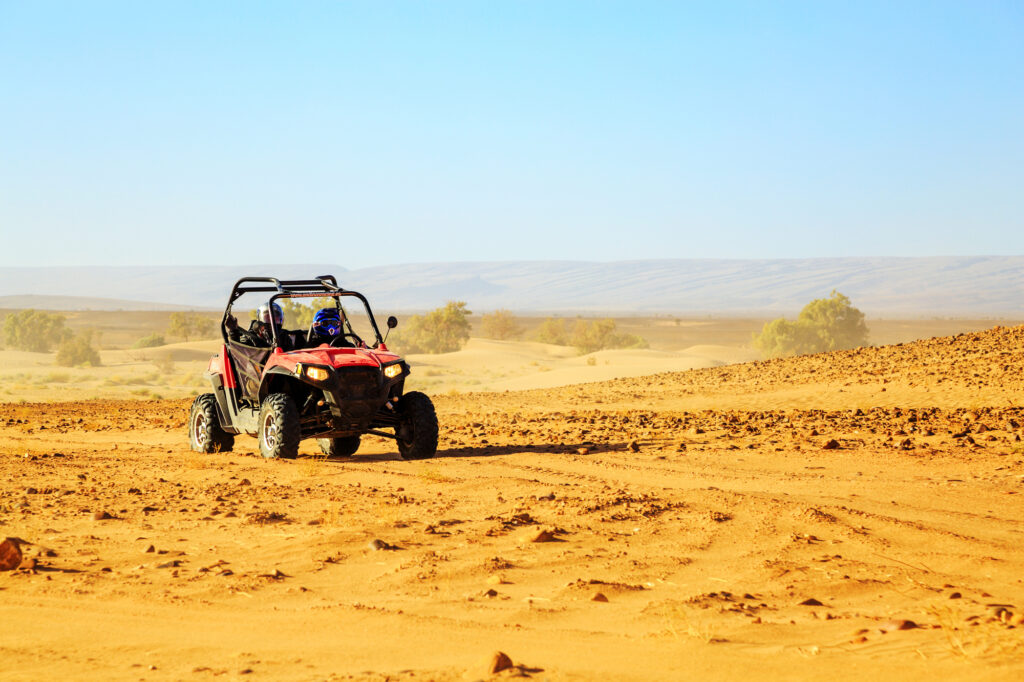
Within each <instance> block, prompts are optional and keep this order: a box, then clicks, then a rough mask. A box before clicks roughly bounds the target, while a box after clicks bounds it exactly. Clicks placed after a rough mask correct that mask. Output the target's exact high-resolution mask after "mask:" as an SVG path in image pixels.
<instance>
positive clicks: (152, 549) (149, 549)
mask: <svg viewBox="0 0 1024 682" xmlns="http://www.w3.org/2000/svg"><path fill="white" fill-rule="evenodd" d="M155 551H156V547H154V546H153V545H150V546H149V547H147V548H146V551H145V552H143V554H149V553H150V552H155Z"/></svg>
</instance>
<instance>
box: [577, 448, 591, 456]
mask: <svg viewBox="0 0 1024 682" xmlns="http://www.w3.org/2000/svg"><path fill="white" fill-rule="evenodd" d="M576 454H578V455H589V454H590V448H577V449H576Z"/></svg>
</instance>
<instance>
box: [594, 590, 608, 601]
mask: <svg viewBox="0 0 1024 682" xmlns="http://www.w3.org/2000/svg"><path fill="white" fill-rule="evenodd" d="M590 601H599V602H605V603H607V602H608V597H606V596H604V594H603V593H601V592H595V593H594V594H593V595H592V596H591V597H590Z"/></svg>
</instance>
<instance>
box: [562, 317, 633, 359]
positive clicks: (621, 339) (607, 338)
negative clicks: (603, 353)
mask: <svg viewBox="0 0 1024 682" xmlns="http://www.w3.org/2000/svg"><path fill="white" fill-rule="evenodd" d="M615 329H616V325H615V320H594V321H592V322H590V323H589V324H588V323H587V322H584V321H583V320H577V321H576V326H575V327H574V328H573V331H572V337H571V338H570V339H569V345H570V346H572V347H573V348H575V349H576V350H577V352H579V354H580V355H586V354H587V353H593V352H595V351H599V350H605V349H612V348H647V347H648V344H647V340H646V339H644V338H643V337H640V336H636V335H635V334H617V333H616V331H615Z"/></svg>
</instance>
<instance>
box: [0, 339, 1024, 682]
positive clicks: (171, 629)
mask: <svg viewBox="0 0 1024 682" xmlns="http://www.w3.org/2000/svg"><path fill="white" fill-rule="evenodd" d="M1022 368H1024V328H1019V327H1018V328H997V329H994V330H991V331H988V332H983V333H978V334H966V335H960V336H958V337H949V338H939V339H932V340H929V341H924V342H918V343H912V344H904V345H902V346H892V347H884V348H877V349H876V348H872V349H861V350H856V351H845V352H841V353H835V354H831V355H822V356H811V357H806V358H796V359H791V360H780V361H772V362H757V363H748V364H739V365H731V366H726V367H714V368H707V369H698V370H691V371H683V372H662V373H660V374H656V375H653V376H649V377H643V378H625V379H616V380H613V381H605V382H597V383H587V384H576V385H571V386H565V387H561V388H544V389H539V388H538V389H535V390H530V391H508V392H505V391H501V392H480V393H459V394H451V395H447V394H446V395H440V396H438V397H437V398H436V403H437V406H438V410H439V413H440V418H441V423H442V438H441V445H440V451H439V456H438V458H437V459H435V460H432V461H426V462H403V461H401V460H399V459H398V457H397V454H396V453H395V451H394V449H393V448H392V447H391V445H390V443H389V442H388V441H385V440H382V439H377V438H372V437H370V438H366V439H364V447H363V448H362V449H361V450H360V452H359V454H357V455H356V456H355V457H353V458H348V459H338V460H323V459H321V458H318V457H314V456H313V455H314V454H315V453H314V449H313V448H312V447H310V446H309V445H308V444H304V446H303V450H302V452H303V453H304V455H305V456H303V457H300V459H299V460H297V461H294V462H285V461H266V460H263V459H261V458H259V457H257V456H255V455H254V451H255V449H256V448H255V441H254V440H253V439H250V438H244V437H240V438H238V439H237V441H236V447H235V450H234V451H233V452H231V453H220V454H215V455H199V454H196V453H191V452H189V451H188V449H187V444H186V434H185V421H186V416H187V410H188V404H189V403H188V401H187V400H173V401H172V400H162V401H103V400H96V401H86V402H51V403H42V404H32V403H28V404H10V403H8V404H2V405H0V470H2V480H4V481H5V482H6V483H5V486H4V488H3V489H2V491H0V523H2V531H0V534H2V536H14V537H17V538H20V539H21V540H23V541H24V544H23V546H22V550H23V552H24V555H25V562H24V563H23V564H22V568H20V569H18V570H15V571H8V572H3V573H0V622H2V623H3V626H2V628H0V661H2V663H0V666H2V667H0V678H3V679H13V680H37V679H43V678H86V679H131V680H137V679H138V680H163V679H186V678H187V679H198V680H202V679H218V678H219V679H268V680H270V679H273V680H307V679H309V680H328V679H353V678H354V679H393V680H406V679H409V680H472V679H483V678H487V677H488V676H489V673H488V671H487V665H486V664H487V661H488V660H489V658H490V657H491V656H492V655H493V653H494V652H496V651H502V652H505V653H506V654H507V655H508V656H509V657H510V659H511V661H512V662H513V663H514V664H515V665H514V667H513V668H511V669H509V670H506V671H503V672H501V673H498V675H496V676H495V677H498V678H504V677H512V676H517V675H519V676H528V677H530V678H535V679H549V680H591V679H623V680H649V679H665V680H676V679H725V680H730V679H744V680H749V679H780V680H787V679H827V680H863V679H866V678H869V677H870V678H872V679H878V680H903V679H921V678H925V677H927V678H928V679H943V680H946V679H951V680H978V679H985V680H1019V679H1021V678H1022V677H1024V624H1022V621H1024V617H1022V616H1021V614H1022V613H1024V550H1022V547H1024V447H1022V443H1021V438H1022V436H1024V409H1021V408H1020V407H1018V406H1019V405H1021V404H1022V400H1024V382H1022V381H1021V370H1022ZM105 516H109V517H110V518H103V517H105ZM537 540H540V541H537ZM33 564H34V566H33Z"/></svg>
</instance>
